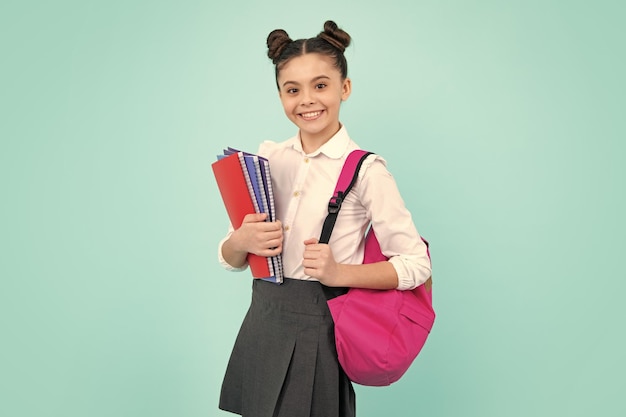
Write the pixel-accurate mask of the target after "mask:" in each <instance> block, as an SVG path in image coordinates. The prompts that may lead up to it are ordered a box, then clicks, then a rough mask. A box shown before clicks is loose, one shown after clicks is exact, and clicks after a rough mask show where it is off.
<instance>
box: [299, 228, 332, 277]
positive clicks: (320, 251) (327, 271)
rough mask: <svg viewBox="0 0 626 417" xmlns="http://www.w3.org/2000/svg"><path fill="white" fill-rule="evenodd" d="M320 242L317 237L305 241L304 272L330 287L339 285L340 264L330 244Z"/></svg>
mask: <svg viewBox="0 0 626 417" xmlns="http://www.w3.org/2000/svg"><path fill="white" fill-rule="evenodd" d="M318 242H319V241H318V240H317V239H315V238H311V239H307V240H305V241H304V255H303V260H302V266H304V273H305V274H307V275H308V276H310V277H312V278H316V279H317V280H319V281H320V282H321V283H322V284H324V285H327V286H329V287H333V286H339V285H338V277H339V264H338V263H337V262H336V261H335V257H334V256H333V253H332V251H331V250H330V246H328V244H325V243H318Z"/></svg>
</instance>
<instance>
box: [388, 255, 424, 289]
mask: <svg viewBox="0 0 626 417" xmlns="http://www.w3.org/2000/svg"><path fill="white" fill-rule="evenodd" d="M389 262H390V263H391V265H393V267H394V268H395V270H396V273H397V274H398V286H397V287H396V289H398V290H401V291H406V290H412V289H414V288H416V287H419V286H420V285H422V284H423V283H425V282H426V281H427V280H428V278H430V275H431V267H430V261H428V265H424V264H423V263H419V264H417V265H414V266H413V268H407V263H413V262H411V261H410V260H409V259H403V257H402V256H392V257H391V258H389Z"/></svg>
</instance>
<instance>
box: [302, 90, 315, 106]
mask: <svg viewBox="0 0 626 417" xmlns="http://www.w3.org/2000/svg"><path fill="white" fill-rule="evenodd" d="M313 103H315V100H314V99H313V94H311V92H309V91H303V94H302V98H301V100H300V105H302V106H310V105H311V104H313Z"/></svg>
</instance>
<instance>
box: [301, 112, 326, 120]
mask: <svg viewBox="0 0 626 417" xmlns="http://www.w3.org/2000/svg"><path fill="white" fill-rule="evenodd" d="M323 112H324V110H316V111H308V112H306V113H300V114H299V116H300V117H301V118H302V119H304V120H307V121H309V120H315V119H317V118H319V117H320V116H321V115H322V113H323Z"/></svg>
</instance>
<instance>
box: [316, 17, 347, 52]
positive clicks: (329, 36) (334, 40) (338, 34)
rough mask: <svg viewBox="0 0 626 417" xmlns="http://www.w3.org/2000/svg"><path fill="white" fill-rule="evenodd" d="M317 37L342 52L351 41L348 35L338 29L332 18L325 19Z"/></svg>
mask: <svg viewBox="0 0 626 417" xmlns="http://www.w3.org/2000/svg"><path fill="white" fill-rule="evenodd" d="M317 37H318V38H322V39H324V40H325V41H326V42H328V43H330V44H331V45H332V46H334V47H335V48H337V49H339V50H340V51H341V52H342V53H343V52H344V51H345V50H346V48H347V47H348V46H350V41H351V38H350V35H348V33H347V32H345V31H343V30H342V29H339V27H338V26H337V24H336V23H335V22H333V21H332V20H327V21H326V23H324V30H323V31H322V32H320V34H319V35H317Z"/></svg>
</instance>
